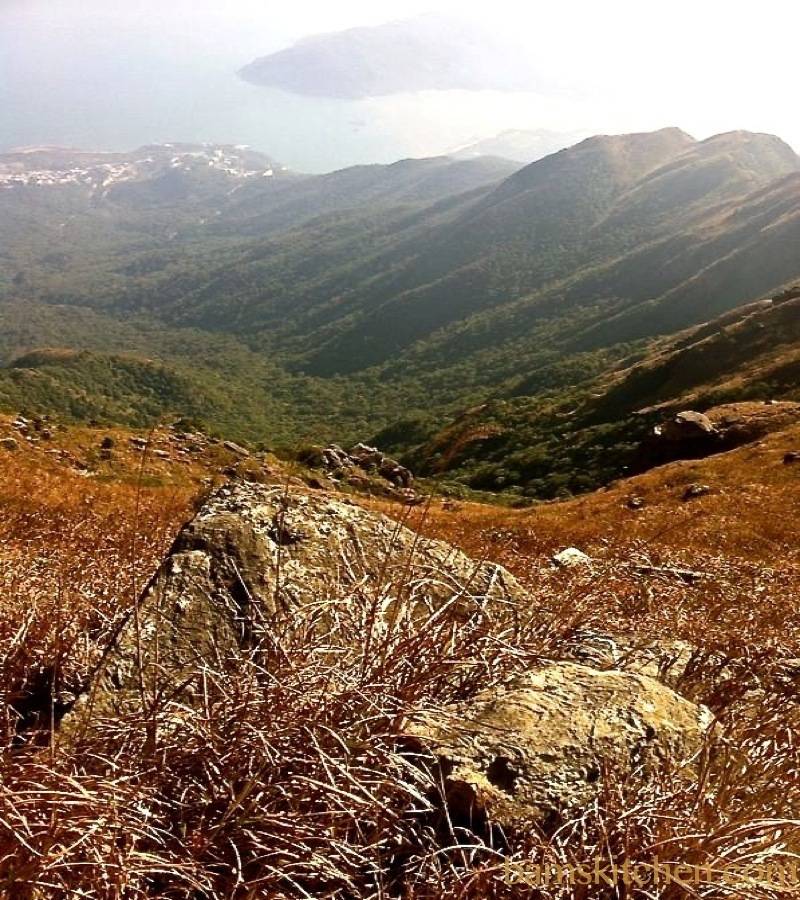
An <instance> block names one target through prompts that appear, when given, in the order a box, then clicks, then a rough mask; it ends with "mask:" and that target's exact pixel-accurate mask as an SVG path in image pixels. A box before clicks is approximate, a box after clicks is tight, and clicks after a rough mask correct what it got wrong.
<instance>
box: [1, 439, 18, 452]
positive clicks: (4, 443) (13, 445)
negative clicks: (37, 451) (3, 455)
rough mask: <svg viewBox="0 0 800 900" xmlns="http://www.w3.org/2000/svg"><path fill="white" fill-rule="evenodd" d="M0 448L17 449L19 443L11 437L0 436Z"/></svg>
mask: <svg viewBox="0 0 800 900" xmlns="http://www.w3.org/2000/svg"><path fill="white" fill-rule="evenodd" d="M0 449H2V450H10V451H14V450H18V449H19V443H18V442H17V441H16V439H15V438H12V437H5V438H0Z"/></svg>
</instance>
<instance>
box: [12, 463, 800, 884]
mask: <svg viewBox="0 0 800 900" xmlns="http://www.w3.org/2000/svg"><path fill="white" fill-rule="evenodd" d="M14 477H15V478H16V479H18V480H17V482H16V483H15V484H13V485H9V483H8V481H7V482H6V484H5V485H0V494H1V496H0V502H2V504H3V507H4V510H6V511H7V515H4V516H3V517H2V519H1V520H0V528H2V535H0V537H2V547H3V549H2V554H3V561H4V566H3V570H2V574H1V575H0V579H2V594H0V597H2V599H1V600H0V659H2V661H3V669H2V679H1V683H0V689H2V691H3V707H2V709H3V717H4V718H3V723H4V724H3V727H4V732H3V746H2V753H1V754H0V896H2V897H3V898H4V900H44V898H53V900H62V898H63V900H66V898H76V897H80V898H84V900H123V898H124V900H145V898H169V900H223V898H225V900H228V898H231V900H233V898H235V900H240V898H241V900H244V898H248V900H255V898H259V900H260V898H273V897H274V898H289V897H292V898H294V897H311V898H328V897H329V898H343V900H344V898H371V897H374V898H384V897H404V898H476V900H477V898H486V897H498V898H523V897H525V898H533V900H604V898H617V897H631V898H637V900H646V898H660V900H675V898H678V897H690V896H693V897H698V896H699V897H703V898H715V900H716V898H728V897H731V898H732V897H747V898H752V900H778V898H779V897H781V896H784V897H785V896H786V895H785V894H783V895H782V894H781V893H780V892H779V891H777V890H776V889H775V888H774V886H770V885H767V884H749V885H747V887H746V888H742V887H739V888H737V889H733V888H729V887H725V886H723V885H722V884H720V883H717V882H714V881H709V882H707V883H704V884H697V885H693V886H692V887H691V888H684V887H681V886H678V885H674V884H671V885H661V886H657V887H653V886H647V887H642V888H639V887H636V886H635V885H634V886H628V887H626V886H625V885H624V884H623V883H622V881H620V880H617V881H616V882H614V883H613V884H610V885H609V884H602V885H594V884H593V885H589V886H581V885H567V884H557V883H554V884H550V885H549V886H546V887H545V886H540V887H538V888H535V887H532V886H531V885H530V884H526V883H520V882H519V881H515V879H514V878H513V877H511V875H513V872H515V871H523V872H524V871H529V870H530V868H531V867H536V866H539V867H543V866H550V865H555V864H558V865H559V866H561V867H562V868H563V867H566V866H572V867H576V866H580V865H594V863H595V861H596V860H598V859H601V860H606V861H609V862H613V863H615V864H618V865H620V866H621V865H622V864H623V863H624V862H625V861H627V862H628V863H641V864H647V863H649V862H650V861H651V860H652V859H653V858H654V857H655V856H658V857H659V858H660V859H662V860H665V861H666V860H673V861H681V862H690V863H696V864H698V865H706V866H710V867H711V869H712V870H713V871H716V872H721V871H724V870H726V869H730V867H732V866H737V865H742V864H744V863H745V862H752V861H758V860H768V859H774V858H776V857H777V856H781V857H782V858H784V859H788V858H790V855H791V854H792V853H797V852H800V831H798V825H797V822H796V819H797V817H798V813H799V812H800V777H799V776H800V773H799V772H798V766H800V763H798V754H797V752H796V748H797V742H798V737H800V732H799V730H798V727H799V726H800V721H799V720H798V709H797V704H796V690H795V688H794V687H793V685H796V682H794V681H793V680H792V677H793V676H792V670H791V666H790V665H788V663H787V664H786V665H784V666H783V668H781V667H776V666H775V665H774V663H775V660H776V658H777V657H788V656H789V655H790V651H791V650H792V648H794V647H795V646H796V645H797V640H798V626H797V621H796V618H795V616H794V613H793V610H792V606H791V603H790V602H789V601H788V600H787V599H786V598H785V596H783V599H781V597H779V596H778V593H777V592H776V593H771V591H772V587H773V585H775V584H783V582H781V580H780V579H777V580H776V581H775V582H773V581H771V580H770V579H769V578H766V579H765V578H763V577H761V576H759V575H758V574H757V573H752V575H753V577H752V578H751V579H750V580H749V581H748V580H747V579H746V578H745V577H744V576H743V577H742V579H741V583H740V586H739V587H738V588H737V586H736V584H735V583H734V579H731V578H725V577H721V578H720V580H719V581H715V582H714V583H712V584H710V585H708V590H707V591H705V590H704V591H703V592H702V593H699V592H698V591H697V590H696V589H695V588H692V587H689V586H687V585H681V584H676V585H672V584H665V585H660V586H659V587H658V590H657V591H655V592H654V597H651V598H650V600H649V601H648V602H644V599H646V598H644V599H643V597H642V591H641V585H639V586H637V584H636V583H634V582H633V581H631V580H630V579H628V576H627V575H620V574H619V573H617V574H616V575H615V574H614V571H613V570H612V569H611V568H610V567H609V570H608V572H603V573H602V577H597V576H594V577H590V576H589V575H584V574H580V573H576V574H571V575H569V574H568V575H563V574H561V575H559V574H555V573H553V574H546V573H539V574H537V575H536V577H535V578H534V579H533V580H531V582H530V590H531V600H530V603H529V605H528V606H527V607H526V608H525V609H519V608H516V607H511V606H509V607H504V606H501V605H499V604H496V605H494V606H492V607H489V606H487V607H483V606H482V605H481V604H473V605H472V606H471V607H470V606H467V605H465V604H464V603H461V602H458V601H457V600H454V601H453V602H451V603H449V604H444V605H443V606H441V607H440V608H438V609H431V610H429V611H428V612H427V614H425V615H421V614H419V612H417V613H416V614H413V615H412V614H410V613H409V612H408V610H407V608H404V606H403V605H402V604H396V605H395V606H394V607H392V606H391V600H392V599H393V598H397V597H399V596H402V594H403V590H404V586H403V585H402V584H387V583H385V582H386V580H385V579H384V580H383V583H382V584H381V585H380V586H379V589H378V590H376V589H374V588H371V589H367V588H366V587H363V586H362V587H361V588H357V589H354V590H351V591H349V592H341V593H340V595H339V596H333V597H324V598H323V597H320V598H319V599H318V602H317V603H316V604H309V605H307V606H304V607H302V608H301V609H299V610H296V611H294V612H293V614H292V615H290V616H289V615H287V616H284V617H282V618H279V619H265V620H262V621H260V622H258V623H257V624H258V627H257V628H256V629H254V632H253V636H252V641H251V645H250V646H249V647H248V650H247V652H246V653H243V654H241V655H240V656H236V657H235V658H220V659H219V660H218V661H217V662H216V663H214V664H213V665H212V664H211V663H209V664H208V665H206V667H205V669H204V670H203V671H202V673H201V676H202V677H200V678H198V679H196V681H195V682H194V683H193V685H192V688H193V690H192V692H191V693H190V694H188V695H174V696H169V695H165V694H161V695H155V696H152V695H150V694H147V693H146V692H143V695H142V702H141V703H140V704H139V705H138V706H136V705H134V706H133V707H131V708H130V709H129V710H128V712H127V713H126V714H125V715H124V716H122V717H119V718H113V719H112V718H106V719H103V718H100V717H98V718H96V719H94V720H93V721H92V722H91V723H90V727H89V728H87V729H86V730H85V731H84V732H83V734H82V736H81V737H80V738H79V739H75V738H73V739H70V740H62V741H58V740H56V741H54V742H53V743H52V744H49V743H47V742H45V744H44V746H37V745H36V742H34V741H31V740H30V739H27V738H26V736H25V735H21V734H20V728H19V725H20V722H19V716H20V705H21V702H20V701H21V698H24V697H27V696H29V695H30V684H31V682H30V680H29V679H30V677H31V673H32V672H44V673H46V679H45V680H46V690H44V689H43V690H42V694H43V695H46V696H48V697H49V698H50V703H51V713H50V715H51V717H52V716H53V715H55V713H54V712H52V702H53V698H54V697H55V699H56V700H57V699H58V695H59V692H65V691H68V690H69V689H70V688H71V687H72V686H73V685H79V684H80V682H81V681H82V680H85V677H86V675H87V673H88V672H89V671H90V670H91V667H92V666H93V665H94V662H95V661H96V659H97V656H98V652H99V650H100V648H102V646H103V644H104V642H105V641H106V640H107V639H108V636H109V635H110V634H111V633H112V632H113V630H114V628H115V627H116V624H117V622H118V620H119V617H120V615H121V614H122V613H123V612H124V611H125V610H126V609H127V608H128V604H129V602H130V597H129V588H130V584H131V582H132V580H133V579H134V577H135V578H136V580H137V583H139V584H141V583H142V582H143V580H144V579H145V578H146V577H147V576H149V574H150V572H151V571H152V569H153V568H154V567H155V564H156V561H157V559H158V558H159V556H160V555H161V553H162V552H163V549H164V547H165V545H166V544H167V543H168V540H169V537H170V535H171V532H172V531H173V530H174V528H175V527H176V525H177V524H178V523H179V521H180V520H181V518H182V517H183V515H184V514H185V513H184V511H185V508H186V507H185V505H184V500H182V499H181V498H175V503H174V504H172V505H170V503H169V502H167V501H168V499H169V498H168V497H166V496H165V495H164V494H163V493H161V492H159V491H157V490H155V489H153V490H150V489H148V490H142V491H141V493H140V497H139V513H138V515H139V526H138V527H139V534H140V537H139V540H138V556H137V558H136V559H135V560H134V561H133V563H132V561H131V559H130V555H129V547H130V543H129V542H130V527H131V522H132V516H133V511H134V509H135V506H136V497H135V493H134V489H133V488H132V489H130V491H128V489H127V488H122V487H119V486H110V485H109V486H102V485H92V486H90V485H87V484H85V483H83V484H82V488H83V490H82V491H81V492H80V493H79V492H77V491H69V490H65V487H64V484H63V482H56V481H53V482H51V483H48V482H46V481H37V480H36V479H34V478H33V477H31V478H27V476H25V474H24V473H19V474H17V475H15V476H14ZM620 553H623V550H622V548H620ZM526 564H527V563H526ZM132 565H134V566H135V567H136V572H135V573H134V572H132V570H131V566H132ZM431 577H437V575H436V573H432V575H431ZM754 579H755V580H754ZM754 586H757V587H758V588H759V590H758V591H756V592H755V593H754V590H753V588H754ZM762 588H763V590H762ZM656 600H657V601H658V602H655V601H656ZM634 601H635V602H634ZM387 602H388V603H389V604H390V605H389V606H387V605H386V604H387ZM754 606H755V609H756V611H755V613H754V612H753V609H754ZM387 609H390V610H391V611H392V614H391V615H386V614H385V612H386V610H387ZM380 611H382V612H380ZM379 612H380V614H379ZM634 627H635V629H636V630H637V631H639V632H640V633H642V634H649V635H650V636H653V637H656V636H659V635H662V636H663V635H664V634H665V633H671V634H673V635H674V634H678V635H679V636H681V637H684V638H685V639H687V640H688V639H691V640H692V642H693V643H694V644H695V645H696V647H697V652H696V654H695V655H694V656H693V658H692V662H691V665H690V666H689V667H688V668H687V671H686V673H685V675H684V684H682V686H681V689H682V690H686V691H687V692H688V693H690V694H691V695H692V696H693V697H695V698H697V699H698V700H704V701H710V702H712V703H713V705H714V710H715V712H716V713H717V715H718V717H719V720H720V726H719V728H718V729H717V732H716V734H714V735H713V736H712V737H710V738H709V744H708V747H707V748H706V751H707V752H706V753H705V755H704V757H703V759H702V761H701V765H700V772H699V776H698V778H697V779H696V780H695V781H692V782H687V781H686V779H685V778H684V777H681V776H679V775H678V774H677V773H671V772H669V771H665V772H664V773H663V775H662V776H661V777H660V779H656V780H654V781H651V782H649V783H648V784H647V785H646V786H644V787H642V786H641V785H637V784H634V783H633V782H626V781H625V780H623V779H620V778H619V777H616V776H615V775H614V773H613V772H609V773H607V777H606V779H605V780H604V787H603V791H602V793H601V795H600V796H599V798H598V800H597V802H596V803H595V804H594V806H592V807H591V808H589V809H586V810H582V811H580V812H579V813H576V814H575V815H574V816H573V817H572V818H570V819H569V820H568V821H566V822H564V823H561V825H560V826H559V827H558V828H556V829H555V830H554V831H551V832H549V833H547V834H545V833H544V832H538V831H536V830H534V829H532V830H530V831H528V832H526V833H524V834H501V833H499V832H498V831H497V830H496V829H492V828H491V827H487V828H484V829H477V828H473V829H469V828H467V827H466V826H465V823H463V822H454V821H452V820H450V819H449V818H448V816H447V813H446V810H445V809H443V807H442V804H441V800H440V795H441V783H440V777H441V773H439V772H438V771H437V769H436V767H435V766H429V765H427V764H425V761H424V760H420V759H418V758H415V757H413V756H411V755H410V754H408V753H406V752H405V745H404V744H403V742H402V741H400V740H399V739H398V738H399V735H401V734H402V732H403V722H404V719H405V717H406V716H407V714H408V713H409V712H410V711H412V710H414V709H416V708H418V707H420V706H422V705H424V706H436V705H439V704H449V703H452V702H454V701H458V700H462V699H466V698H469V697H472V696H473V695H474V694H475V693H477V692H478V691H479V690H482V689H485V688H487V687H490V686H492V685H495V684H502V683H503V682H504V681H506V680H507V679H509V678H511V677H513V676H514V675H515V674H517V673H519V672H522V671H524V670H526V669H527V668H528V667H530V665H531V664H532V663H533V662H534V661H535V660H537V659H538V658H540V657H548V656H551V655H557V654H558V652H559V649H560V648H561V647H563V646H564V645H565V644H566V643H568V642H569V640H570V639H571V637H572V636H573V635H574V634H575V633H576V632H577V631H579V630H580V629H595V630H598V629H603V628H606V629H608V630H615V631H616V630H624V629H626V628H634ZM781 629H782V630H783V633H782V636H781ZM704 634H705V635H706V637H705V638H704ZM756 691H758V693H755V692H756ZM67 699H68V698H66V697H64V701H65V702H66V700H67ZM45 718H46V716H45ZM26 724H28V725H30V724H32V723H31V722H30V721H29V722H28V723H26ZM47 724H48V722H47V721H45V720H42V722H41V725H42V728H43V730H44V731H45V732H46V731H47V728H46V725H47ZM489 825H491V823H489ZM510 867H511V868H510ZM515 867H518V869H517V868H515ZM510 873H511V875H510Z"/></svg>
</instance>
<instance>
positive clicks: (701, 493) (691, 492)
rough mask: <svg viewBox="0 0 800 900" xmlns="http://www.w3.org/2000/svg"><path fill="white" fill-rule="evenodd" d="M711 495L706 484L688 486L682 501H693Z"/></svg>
mask: <svg viewBox="0 0 800 900" xmlns="http://www.w3.org/2000/svg"><path fill="white" fill-rule="evenodd" d="M710 493H711V488H710V487H709V486H708V485H707V484H690V485H689V487H687V488H686V490H685V491H684V492H683V499H684V500H695V499H696V498H697V497H705V496H706V495H707V494H710Z"/></svg>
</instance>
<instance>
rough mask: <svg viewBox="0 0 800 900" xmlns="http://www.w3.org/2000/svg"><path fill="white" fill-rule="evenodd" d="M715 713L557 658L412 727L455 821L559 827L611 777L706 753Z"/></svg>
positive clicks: (626, 677)
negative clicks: (704, 747) (705, 740)
mask: <svg viewBox="0 0 800 900" xmlns="http://www.w3.org/2000/svg"><path fill="white" fill-rule="evenodd" d="M712 722H713V717H712V715H711V713H710V712H709V711H708V710H707V709H705V708H703V707H700V706H697V705H695V704H693V703H691V702H689V701H688V700H686V699H684V698H682V697H680V696H678V694H676V693H675V692H673V691H672V690H671V689H670V688H669V687H666V686H665V685H663V684H660V683H659V682H658V681H656V680H655V679H653V678H650V677H648V676H646V675H641V674H634V673H631V672H621V671H599V670H597V669H593V668H589V667H587V666H583V665H579V664H576V663H572V662H557V663H547V664H544V665H543V666H542V667H541V668H539V669H537V670H535V671H533V672H531V673H529V674H528V675H526V676H524V677H522V678H519V679H517V680H516V681H514V682H513V683H512V684H510V685H509V686H507V687H502V688H497V689H494V690H489V691H486V692H484V693H481V694H479V695H478V696H477V697H475V698H474V699H473V700H469V701H467V702H464V703H458V704H454V705H452V706H449V707H446V708H444V709H437V710H422V711H420V712H419V713H418V714H416V715H415V716H413V717H411V718H410V719H409V721H408V723H407V726H406V729H405V732H406V736H407V740H408V747H409V750H410V751H411V752H412V753H414V754H418V755H420V756H421V757H422V759H423V760H427V761H428V765H432V766H433V767H434V778H435V779H436V780H437V781H438V782H440V783H443V784H444V801H445V804H446V806H447V812H448V815H449V817H450V819H451V821H453V822H455V823H457V824H460V825H462V826H464V827H470V828H474V829H478V830H482V829H484V828H486V827H487V825H490V826H494V827H498V826H499V827H500V828H501V829H502V830H503V831H505V832H508V831H509V830H514V829H519V828H527V827H530V826H531V825H532V824H534V823H536V824H539V825H544V826H549V825H554V824H557V823H558V822H559V821H561V820H562V818H563V817H564V816H567V815H568V814H569V812H570V811H571V810H574V809H577V808H579V807H583V806H585V805H586V804H587V803H589V802H590V801H591V800H592V799H593V798H595V797H596V796H597V795H598V792H599V791H600V788H601V785H602V783H603V780H604V778H606V777H608V776H609V774H610V773H612V772H613V773H614V774H615V775H616V776H617V777H620V778H622V779H625V780H628V779H634V780H636V779H643V778H647V777H651V776H652V775H653V774H654V773H655V772H657V771H659V770H664V769H665V768H672V769H675V768H677V767H680V766H682V765H683V764H684V763H686V762H687V761H689V760H690V759H691V758H692V757H693V755H694V754H696V753H697V751H698V750H699V749H700V747H701V745H702V742H703V737H704V734H705V733H706V731H707V730H708V729H709V728H710V727H711V724H712Z"/></svg>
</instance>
